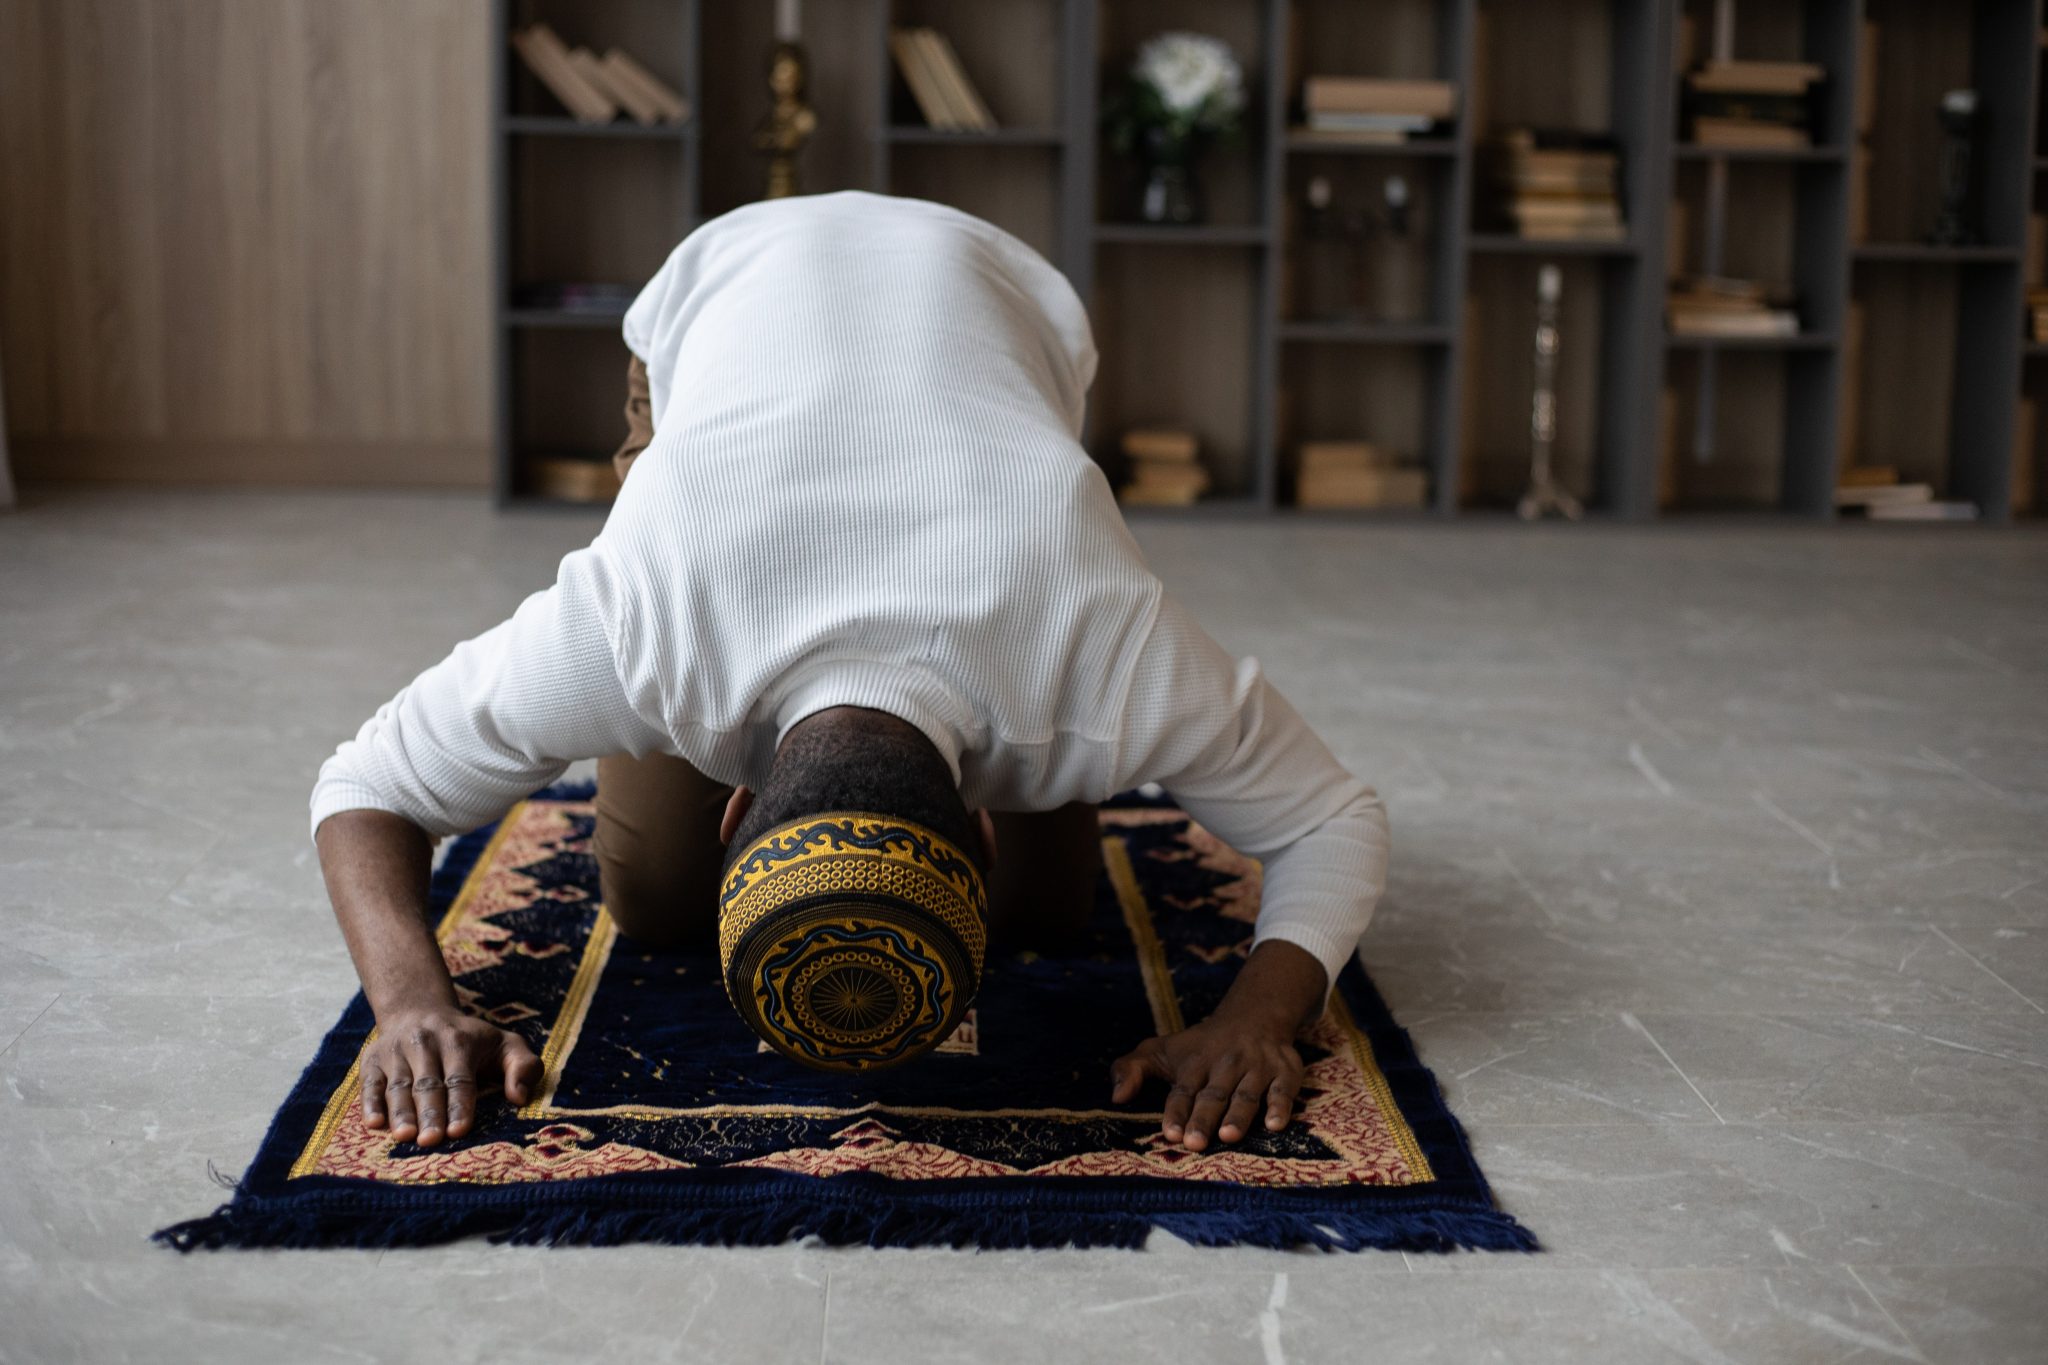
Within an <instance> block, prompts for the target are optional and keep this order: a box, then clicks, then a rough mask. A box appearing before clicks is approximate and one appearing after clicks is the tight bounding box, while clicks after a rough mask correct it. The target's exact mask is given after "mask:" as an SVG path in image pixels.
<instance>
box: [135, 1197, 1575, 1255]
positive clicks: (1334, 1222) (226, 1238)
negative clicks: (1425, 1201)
mask: <svg viewBox="0 0 2048 1365" xmlns="http://www.w3.org/2000/svg"><path fill="white" fill-rule="evenodd" d="M1155 1227H1156V1228H1160V1229H1163V1230H1164V1231H1166V1232H1169V1233H1171V1234H1172V1235H1174V1236H1175V1237H1178V1238H1180V1239H1181V1240H1182V1241H1185V1242H1190V1243H1192V1244H1194V1245H1196V1246H1217V1247H1221V1246H1258V1247H1272V1248H1276V1249H1287V1248H1293V1247H1314V1248H1316V1249H1318V1250H1322V1251H1359V1250H1363V1249H1365V1248H1368V1247H1372V1248H1380V1249H1384V1250H1390V1251H1394V1250H1398V1251H1418V1252H1449V1251H1457V1250H1461V1249H1467V1248H1469V1249H1473V1250H1484V1251H1535V1250H1537V1249H1538V1247H1537V1243H1536V1239H1535V1237H1534V1236H1533V1235H1531V1234H1530V1233H1529V1231H1528V1230H1527V1229H1526V1228H1523V1227H1522V1226H1521V1225H1520V1224H1518V1223H1516V1222H1515V1220H1514V1219H1513V1218H1511V1217H1509V1216H1508V1215H1507V1214H1504V1213H1501V1212H1499V1211H1497V1210H1492V1209H1466V1210H1442V1209H1437V1210H1427V1211H1425V1210H1417V1209H1407V1210H1399V1211H1393V1210H1389V1211H1386V1212H1383V1213H1376V1212H1368V1211H1363V1210H1358V1211H1350V1212H1344V1213H1331V1212H1327V1211H1325V1212H1318V1213H1294V1212H1272V1211H1264V1210H1224V1211H1214V1210H1212V1211H1205V1212H1199V1213H1156V1214H1150V1215H1148V1214H1143V1213H1131V1212H1124V1211H1120V1210H1111V1209H1087V1210H1075V1209H1026V1210H1018V1211H1016V1212H1012V1213H1008V1214H1005V1215H1001V1216H998V1217H996V1218H993V1219H991V1217H990V1210H988V1209H968V1210H955V1209H950V1208H944V1207H934V1206H925V1205H917V1204H906V1203H902V1202H900V1201H896V1200H877V1201H874V1202H867V1201H851V1202H841V1201H834V1202H832V1203H830V1204H825V1205H819V1204H815V1203H811V1202H808V1201H789V1202H783V1203H766V1204H755V1205H750V1206H744V1207H738V1208H729V1207H704V1208H668V1209H662V1208H618V1209H606V1208H601V1207H598V1208H593V1207H586V1206H578V1207H570V1208H552V1209H525V1210H514V1209H489V1208H485V1209H474V1208H473V1209H461V1210H418V1211H411V1212H405V1213H397V1212H393V1213H379V1212H373V1211H367V1210H349V1211H341V1210H336V1209H333V1208H320V1207H310V1208H308V1207H299V1208H289V1209H288V1208H283V1207H276V1208H268V1209H266V1208H258V1207H251V1205H250V1204H248V1203H246V1202H245V1203H242V1204H239V1205H237V1204H224V1205H222V1206H221V1207H220V1208H219V1209H218V1210H216V1211H215V1212H214V1213H213V1214H212V1215H211V1216H209V1217H206V1218H195V1219H193V1220H191V1221H190V1222H185V1223H178V1224H176V1225H174V1226H172V1227H167V1228H165V1229H163V1230H162V1231H161V1232H158V1233H157V1234H156V1235H155V1240H156V1241H158V1242H160V1243H163V1244H164V1245H166V1246H171V1247H175V1248H176V1249H177V1250H179V1251H196V1250H199V1249H201V1248H207V1249H217V1248H222V1247H332V1246H343V1247H356V1248H362V1249H375V1248H383V1247H403V1246H428V1245H432V1244H435V1243H440V1242H449V1241H454V1240H456V1239H457V1238H461V1237H467V1236H475V1235H479V1234H481V1235H484V1236H487V1237H489V1238H490V1240H491V1241H493V1242H511V1243H518V1244H524V1245H533V1244H541V1245H549V1246H619V1245H623V1244H625V1243H629V1242H657V1243H666V1244H669V1245H679V1246H680V1245H699V1246H773V1245H778V1244H781V1243H784V1242H790V1241H800V1240H803V1239H804V1238H807V1237H816V1238H818V1239H819V1240H820V1241H823V1242H826V1243H828V1244H830V1245H834V1246H860V1245H866V1246H871V1247H917V1246H952V1247H981V1248H985V1249H991V1250H994V1249H1007V1248H1024V1247H1062V1246H1073V1247H1125V1248H1135V1247H1141V1246H1143V1245H1144V1244H1145V1240H1146V1237H1147V1235H1148V1234H1149V1233H1150V1232H1151V1230H1152V1229H1153V1228H1155Z"/></svg>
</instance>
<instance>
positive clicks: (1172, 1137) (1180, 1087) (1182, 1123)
mask: <svg viewBox="0 0 2048 1365" xmlns="http://www.w3.org/2000/svg"><path fill="white" fill-rule="evenodd" d="M1194 1107H1195V1087H1194V1086H1192V1085H1185V1084H1183V1083H1181V1082H1180V1081H1175V1082H1174V1083H1173V1085H1172V1087H1171V1088H1170V1089H1168V1090H1167V1092H1166V1114H1165V1116H1164V1119H1163V1121H1162V1122H1161V1123H1160V1125H1159V1126H1160V1129H1161V1131H1162V1132H1164V1133H1165V1134H1166V1140H1167V1141H1168V1142H1179V1141H1181V1136H1182V1134H1183V1133H1185V1132H1186V1131H1187V1124H1188V1112H1189V1111H1190V1110H1192V1109H1193V1108H1194Z"/></svg>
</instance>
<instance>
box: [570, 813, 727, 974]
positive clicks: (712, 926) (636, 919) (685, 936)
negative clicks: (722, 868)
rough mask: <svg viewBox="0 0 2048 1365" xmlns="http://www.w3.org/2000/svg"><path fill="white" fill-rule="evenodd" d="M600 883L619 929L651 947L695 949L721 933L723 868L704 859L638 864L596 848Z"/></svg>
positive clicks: (606, 908) (607, 911) (601, 846)
mask: <svg viewBox="0 0 2048 1365" xmlns="http://www.w3.org/2000/svg"><path fill="white" fill-rule="evenodd" d="M597 877H598V886H599V889H600V892H601V894H602V895H603V897H604V908H605V911H606V913H608V914H609V915H610V916H611V917H612V922H613V923H614V924H616V925H618V927H619V932H620V933H622V934H624V935H625V936H626V937H627V938H630V939H632V940H633V941H634V942H635V943H638V944H641V945H643V946H645V947H648V948H656V949H662V950H667V949H672V948H694V947H702V946H704V945H706V944H710V943H715V942H716V941H717V937H718V867H717V866H716V865H715V864H712V863H709V862H707V861H706V860H703V859H699V858H685V859H683V860H681V862H680V863H678V864H675V865H671V866H667V867H660V868H649V867H645V866H635V865H634V864H633V863H631V862H628V861H626V860H624V859H620V858H615V857H607V856H606V853H605V850H604V847H603V841H602V840H599V846H598V849H597Z"/></svg>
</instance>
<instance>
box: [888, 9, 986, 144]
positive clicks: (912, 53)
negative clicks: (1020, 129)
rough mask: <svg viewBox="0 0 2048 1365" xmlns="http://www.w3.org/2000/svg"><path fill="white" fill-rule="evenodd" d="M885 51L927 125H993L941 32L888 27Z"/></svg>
mask: <svg viewBox="0 0 2048 1365" xmlns="http://www.w3.org/2000/svg"><path fill="white" fill-rule="evenodd" d="M889 51H890V54H891V55H892V56H893V57H894V58H895V60H896V69H897V70H898V71H899V72H901V73H902V75H903V83H904V85H905V86H906V87H907V88H908V89H909V91H910V97H911V99H912V100H913V101H914V102H915V103H916V105H917V110H918V113H919V114H920V115H922V116H923V118H924V121H925V122H926V123H927V124H928V125H930V126H931V127H933V128H936V129H938V130H940V131H941V132H949V133H951V132H988V131H991V130H993V129H994V128H995V126H996V121H995V118H994V117H993V116H992V115H991V114H990V113H989V110H988V106H987V105H986V104H984V103H982V100H981V95H980V93H979V92H978V91H977V90H976V89H975V88H974V84H973V82H971V81H970V80H968V79H967V72H966V69H965V68H964V67H962V66H961V64H960V57H959V54H958V53H956V52H955V51H954V50H953V44H952V43H951V42H950V41H949V40H948V39H947V38H946V36H945V35H944V34H942V33H940V32H938V31H937V30H936V29H929V28H898V29H892V30H891V31H890V33H889Z"/></svg>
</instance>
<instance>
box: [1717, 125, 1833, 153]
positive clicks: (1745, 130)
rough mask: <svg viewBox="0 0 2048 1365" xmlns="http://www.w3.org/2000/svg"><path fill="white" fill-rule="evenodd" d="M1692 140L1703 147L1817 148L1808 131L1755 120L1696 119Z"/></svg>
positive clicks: (1785, 149) (1775, 149) (1784, 149)
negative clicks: (1813, 146) (1814, 146)
mask: <svg viewBox="0 0 2048 1365" xmlns="http://www.w3.org/2000/svg"><path fill="white" fill-rule="evenodd" d="M1692 140H1693V142H1694V143H1696V144H1697V145H1699V146H1701V147H1730V148H1736V149H1765V150H1773V151H1778V150H1783V151H1791V150H1796V149H1798V148H1802V147H1811V146H1812V145H1813V135H1812V134H1811V133H1809V132H1807V130H1806V129H1804V128H1799V127H1795V126H1793V125H1791V124H1785V123H1764V122H1760V121H1757V120H1753V119H1734V118H1696V119H1694V120H1693V121H1692Z"/></svg>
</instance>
